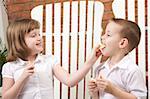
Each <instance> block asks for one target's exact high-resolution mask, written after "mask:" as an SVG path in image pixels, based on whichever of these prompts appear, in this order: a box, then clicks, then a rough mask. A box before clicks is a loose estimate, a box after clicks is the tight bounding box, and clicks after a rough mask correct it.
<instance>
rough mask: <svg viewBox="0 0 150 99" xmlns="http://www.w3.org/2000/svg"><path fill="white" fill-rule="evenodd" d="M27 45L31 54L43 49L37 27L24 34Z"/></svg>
mask: <svg viewBox="0 0 150 99" xmlns="http://www.w3.org/2000/svg"><path fill="white" fill-rule="evenodd" d="M25 42H26V44H27V46H28V47H29V48H30V49H31V50H32V53H33V54H37V53H40V52H41V51H42V50H43V46H42V38H41V36H40V31H39V29H34V30H32V31H31V32H29V33H28V34H26V36H25Z"/></svg>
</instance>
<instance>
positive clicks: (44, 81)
mask: <svg viewBox="0 0 150 99" xmlns="http://www.w3.org/2000/svg"><path fill="white" fill-rule="evenodd" d="M57 63H58V62H57V60H56V58H54V57H53V56H52V55H38V56H37V58H36V60H35V64H34V66H35V68H34V69H35V73H34V74H33V75H32V76H30V77H29V79H28V81H27V83H26V84H25V86H24V88H23V90H22V91H21V93H19V97H18V99H54V93H53V90H54V89H53V72H52V68H53V66H54V65H56V64H57ZM26 65H27V61H23V60H21V59H17V60H16V61H13V62H7V63H6V64H4V66H3V70H2V75H3V77H8V78H12V79H14V80H15V81H16V80H17V79H18V78H19V77H20V75H21V74H22V72H23V70H24V68H25V66H26Z"/></svg>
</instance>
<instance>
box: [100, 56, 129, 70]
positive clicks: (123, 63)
mask: <svg viewBox="0 0 150 99" xmlns="http://www.w3.org/2000/svg"><path fill="white" fill-rule="evenodd" d="M130 61H131V58H130V56H129V55H126V56H125V57H124V58H123V59H122V60H121V61H119V62H118V63H117V64H115V66H114V68H120V69H127V68H128V64H130V63H131V62H130ZM108 63H109V59H108V60H107V61H106V62H105V63H104V65H103V66H101V69H102V68H104V67H105V68H108Z"/></svg>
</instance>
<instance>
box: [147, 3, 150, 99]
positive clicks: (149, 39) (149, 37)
mask: <svg viewBox="0 0 150 99" xmlns="http://www.w3.org/2000/svg"><path fill="white" fill-rule="evenodd" d="M147 6H148V7H147V8H148V13H147V18H148V26H147V29H148V51H150V0H147ZM148 99H150V52H148Z"/></svg>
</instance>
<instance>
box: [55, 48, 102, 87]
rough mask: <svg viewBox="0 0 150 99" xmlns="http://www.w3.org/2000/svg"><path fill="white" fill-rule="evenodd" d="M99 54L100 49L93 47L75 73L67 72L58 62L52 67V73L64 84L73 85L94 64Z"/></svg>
mask: <svg viewBox="0 0 150 99" xmlns="http://www.w3.org/2000/svg"><path fill="white" fill-rule="evenodd" d="M100 55H101V51H100V50H99V46H97V47H95V48H94V49H93V52H92V54H91V56H90V57H89V58H88V59H87V61H86V62H85V63H84V66H83V67H82V68H81V69H79V70H78V71H76V72H75V73H72V74H69V73H68V72H67V71H66V70H64V69H63V68H62V67H61V66H60V65H59V64H57V65H56V66H54V67H53V72H54V75H55V76H56V78H57V79H59V80H60V81H61V82H63V83H64V84H66V85H67V86H69V87H72V86H75V85H76V84H77V83H78V82H79V81H80V80H81V79H82V78H84V77H85V75H86V74H87V73H88V71H89V70H90V68H91V67H92V66H93V65H94V63H95V62H96V60H97V59H98V57H99V56H100Z"/></svg>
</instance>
